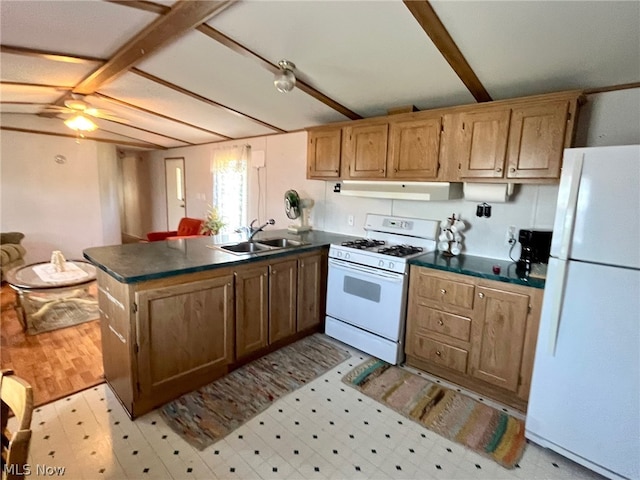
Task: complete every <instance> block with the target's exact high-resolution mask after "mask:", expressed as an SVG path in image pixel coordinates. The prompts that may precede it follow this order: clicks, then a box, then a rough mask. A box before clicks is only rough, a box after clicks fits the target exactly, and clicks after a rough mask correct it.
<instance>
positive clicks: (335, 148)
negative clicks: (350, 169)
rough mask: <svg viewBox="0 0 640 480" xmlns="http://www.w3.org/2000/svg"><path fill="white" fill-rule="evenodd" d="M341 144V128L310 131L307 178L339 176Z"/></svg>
mask: <svg viewBox="0 0 640 480" xmlns="http://www.w3.org/2000/svg"><path fill="white" fill-rule="evenodd" d="M341 144H342V129H341V128H335V127H334V128H327V129H321V130H311V131H309V145H308V149H307V178H320V179H322V178H338V177H339V176H340V154H341Z"/></svg>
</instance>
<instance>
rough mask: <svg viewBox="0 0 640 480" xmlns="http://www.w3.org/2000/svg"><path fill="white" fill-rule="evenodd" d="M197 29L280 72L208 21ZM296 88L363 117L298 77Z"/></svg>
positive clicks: (343, 111)
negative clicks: (208, 23) (210, 24)
mask: <svg viewBox="0 0 640 480" xmlns="http://www.w3.org/2000/svg"><path fill="white" fill-rule="evenodd" d="M197 30H198V31H200V32H202V33H204V34H205V35H207V36H208V37H209V38H212V39H213V40H216V41H217V42H220V43H221V44H222V45H224V46H225V47H227V48H230V49H231V50H233V51H234V52H236V53H238V54H240V55H242V56H244V57H247V58H249V59H251V60H253V61H255V62H257V63H258V64H259V65H260V66H261V67H263V68H264V69H266V70H268V71H269V72H271V73H273V74H276V73H278V72H280V67H278V65H275V64H273V63H271V62H270V61H269V60H267V59H266V58H264V57H262V56H260V55H258V54H257V53H255V52H253V51H251V50H249V49H248V48H247V47H245V46H244V45H241V44H239V43H238V42H236V41H235V40H232V39H231V38H229V37H227V36H226V35H225V34H224V33H222V32H220V31H218V30H216V29H215V28H212V27H210V26H209V25H207V24H206V23H203V24H202V25H200V26H199V27H198V28H197ZM296 88H297V89H299V90H302V91H303V92H304V93H306V94H307V95H310V96H312V97H313V98H315V99H316V100H318V101H319V102H322V103H324V104H325V105H327V106H328V107H330V108H332V109H334V110H335V111H337V112H339V113H341V114H342V115H344V116H345V117H347V118H349V119H351V120H360V119H361V118H362V117H361V116H360V115H358V114H357V113H355V112H353V111H352V110H349V109H348V108H347V107H345V106H344V105H342V104H340V103H338V102H336V101H335V100H333V99H332V98H329V97H328V96H326V95H325V94H324V93H322V92H320V91H319V90H317V89H315V88H314V87H312V86H311V85H309V84H308V83H306V82H304V81H303V80H300V79H299V78H296Z"/></svg>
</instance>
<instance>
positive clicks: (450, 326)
mask: <svg viewBox="0 0 640 480" xmlns="http://www.w3.org/2000/svg"><path fill="white" fill-rule="evenodd" d="M411 321H412V322H415V333H417V334H422V335H428V334H429V332H437V333H440V334H442V335H447V336H449V337H453V338H457V339H458V340H462V341H464V342H468V341H469V339H470V336H471V319H470V318H467V317H462V316H460V315H455V314H453V313H448V312H443V311H442V310H437V309H435V308H431V307H427V306H425V305H417V307H416V309H415V317H414V318H412V319H411Z"/></svg>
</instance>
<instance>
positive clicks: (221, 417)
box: [160, 334, 351, 450]
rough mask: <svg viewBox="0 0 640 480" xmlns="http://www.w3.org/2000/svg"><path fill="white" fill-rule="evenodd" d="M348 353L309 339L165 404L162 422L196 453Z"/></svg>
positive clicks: (318, 339)
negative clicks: (194, 449)
mask: <svg viewBox="0 0 640 480" xmlns="http://www.w3.org/2000/svg"><path fill="white" fill-rule="evenodd" d="M349 357H351V354H350V353H349V352H348V351H346V350H344V349H341V348H338V347H337V346H335V345H334V344H332V343H331V342H329V341H327V340H325V337H324V335H322V334H314V335H311V336H309V337H306V338H303V339H302V340H299V341H297V342H295V343H293V344H291V345H288V346H286V347H283V348H281V349H279V350H276V351H275V352H272V353H270V354H268V355H265V356H264V357H261V358H259V359H257V360H254V361H253V362H251V363H248V364H247V365H245V366H243V367H241V368H239V369H237V370H234V371H233V372H231V373H229V374H227V375H225V376H224V377H222V378H219V379H218V380H216V381H214V382H212V383H210V384H208V385H205V386H204V387H202V388H200V389H198V390H196V391H194V392H191V393H187V394H186V395H183V396H181V397H180V398H178V399H176V400H174V401H172V402H170V403H168V404H166V405H165V406H164V407H162V409H161V410H160V415H161V417H162V418H163V419H164V420H165V421H166V422H167V424H168V425H169V426H170V427H171V428H172V429H173V430H174V431H175V432H176V433H178V434H179V435H180V436H182V438H184V439H185V440H186V441H187V442H189V443H190V444H191V445H193V446H194V447H196V448H198V449H199V450H204V449H205V448H206V447H208V446H209V445H211V444H213V443H215V442H217V441H218V440H220V439H221V438H224V437H225V436H226V435H227V434H229V433H231V432H232V431H233V430H235V429H236V428H238V427H240V426H241V425H242V424H244V423H245V422H246V421H247V420H250V419H251V418H253V417H255V416H256V415H257V414H259V413H260V412H262V411H263V410H265V409H267V408H268V407H269V406H270V405H271V404H272V403H273V402H274V401H276V400H277V399H278V398H280V397H282V396H284V395H286V394H287V393H289V392H292V391H294V390H296V389H298V388H300V387H302V386H303V385H305V384H306V383H308V382H310V381H311V380H313V379H315V378H316V377H318V376H320V375H322V374H324V373H325V372H327V371H329V370H330V369H331V368H333V367H335V366H336V365H338V364H340V363H342V362H343V361H344V360H346V359H347V358H349Z"/></svg>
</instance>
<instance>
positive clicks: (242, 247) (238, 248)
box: [219, 242, 273, 253]
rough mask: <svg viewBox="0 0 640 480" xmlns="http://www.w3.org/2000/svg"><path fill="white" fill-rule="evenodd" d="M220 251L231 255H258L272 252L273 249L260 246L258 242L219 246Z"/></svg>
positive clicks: (267, 246)
mask: <svg viewBox="0 0 640 480" xmlns="http://www.w3.org/2000/svg"><path fill="white" fill-rule="evenodd" d="M219 248H220V249H221V250H226V251H227V252H231V253H259V252H267V251H269V250H273V247H270V246H269V245H261V244H259V243H258V242H239V243H232V244H229V245H220V247H219Z"/></svg>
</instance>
